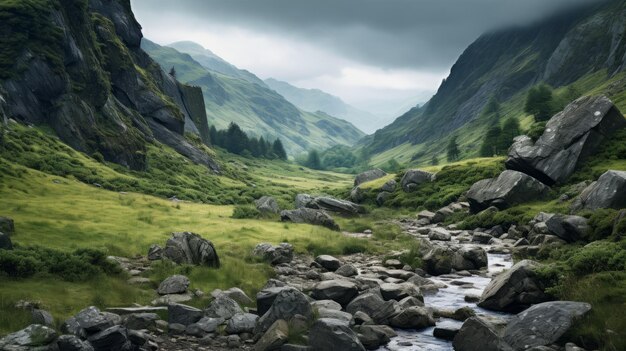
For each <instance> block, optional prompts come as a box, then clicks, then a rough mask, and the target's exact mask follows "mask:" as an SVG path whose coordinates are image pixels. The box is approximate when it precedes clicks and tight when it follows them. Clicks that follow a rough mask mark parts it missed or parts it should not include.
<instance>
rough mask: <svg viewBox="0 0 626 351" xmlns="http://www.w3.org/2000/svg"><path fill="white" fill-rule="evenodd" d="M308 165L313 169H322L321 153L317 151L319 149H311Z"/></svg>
mask: <svg viewBox="0 0 626 351" xmlns="http://www.w3.org/2000/svg"><path fill="white" fill-rule="evenodd" d="M306 166H307V167H309V168H312V169H322V162H321V161H320V154H319V153H318V152H317V150H311V151H309V156H308V157H307V160H306Z"/></svg>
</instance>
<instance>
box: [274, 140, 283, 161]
mask: <svg viewBox="0 0 626 351" xmlns="http://www.w3.org/2000/svg"><path fill="white" fill-rule="evenodd" d="M272 150H273V151H274V154H275V155H276V157H278V158H279V159H281V160H286V159H287V152H286V151H285V148H284V147H283V142H282V141H280V139H276V140H274V144H273V145H272Z"/></svg>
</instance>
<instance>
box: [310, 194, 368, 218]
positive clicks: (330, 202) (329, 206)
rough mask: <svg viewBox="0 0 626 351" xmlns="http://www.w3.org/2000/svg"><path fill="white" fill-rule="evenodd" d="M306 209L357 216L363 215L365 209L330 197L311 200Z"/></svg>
mask: <svg viewBox="0 0 626 351" xmlns="http://www.w3.org/2000/svg"><path fill="white" fill-rule="evenodd" d="M305 207H308V208H312V209H316V210H324V211H329V212H336V213H341V214H344V215H356V214H359V213H363V211H364V208H363V207H362V206H361V205H358V204H355V203H354V202H351V201H347V200H339V199H335V198H334V197H330V196H317V197H314V198H312V199H311V201H309V202H308V203H307V204H306V205H305Z"/></svg>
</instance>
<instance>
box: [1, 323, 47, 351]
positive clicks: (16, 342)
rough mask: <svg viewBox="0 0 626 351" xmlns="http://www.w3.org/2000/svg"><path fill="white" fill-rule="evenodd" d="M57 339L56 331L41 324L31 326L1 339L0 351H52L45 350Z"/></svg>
mask: <svg viewBox="0 0 626 351" xmlns="http://www.w3.org/2000/svg"><path fill="white" fill-rule="evenodd" d="M56 338H57V333H56V331H54V329H52V328H50V327H46V326H45V325H40V324H31V325H29V326H28V327H26V328H24V329H22V330H20V331H17V332H15V333H12V334H9V335H7V336H5V337H4V338H2V339H0V350H31V349H33V350H39V349H38V348H37V347H41V349H42V350H52V348H49V349H48V348H44V347H45V346H47V345H50V344H52V342H54V341H55V340H56Z"/></svg>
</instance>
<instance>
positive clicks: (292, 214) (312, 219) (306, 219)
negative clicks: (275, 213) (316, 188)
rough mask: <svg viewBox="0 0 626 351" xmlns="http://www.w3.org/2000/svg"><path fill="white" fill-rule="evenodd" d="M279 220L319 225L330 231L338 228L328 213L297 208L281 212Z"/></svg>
mask: <svg viewBox="0 0 626 351" xmlns="http://www.w3.org/2000/svg"><path fill="white" fill-rule="evenodd" d="M280 220H281V221H283V222H286V221H289V222H294V223H308V224H313V225H321V226H323V227H326V228H329V229H332V230H339V226H338V225H337V223H335V220H334V219H333V218H332V217H331V216H329V215H328V213H326V212H325V211H322V210H314V209H311V208H298V209H296V210H284V211H281V212H280Z"/></svg>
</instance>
